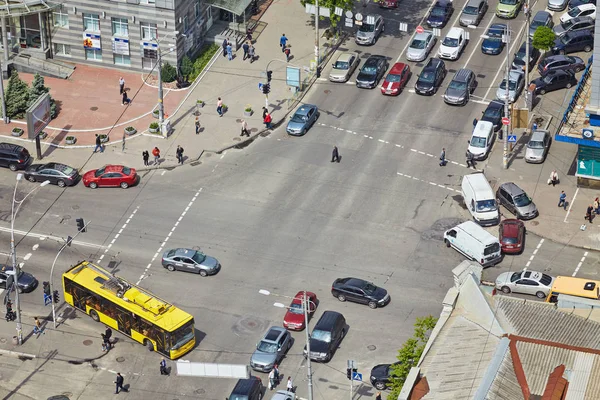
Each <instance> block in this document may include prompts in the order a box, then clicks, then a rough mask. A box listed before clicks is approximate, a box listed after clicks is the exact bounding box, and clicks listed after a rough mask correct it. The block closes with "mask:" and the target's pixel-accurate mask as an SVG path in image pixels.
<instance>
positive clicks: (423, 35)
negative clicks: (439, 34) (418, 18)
mask: <svg viewBox="0 0 600 400" xmlns="http://www.w3.org/2000/svg"><path fill="white" fill-rule="evenodd" d="M430 36H433V32H431V31H424V32H421V33H417V34H416V35H415V37H414V38H413V40H425V39H427V38H428V37H430Z"/></svg>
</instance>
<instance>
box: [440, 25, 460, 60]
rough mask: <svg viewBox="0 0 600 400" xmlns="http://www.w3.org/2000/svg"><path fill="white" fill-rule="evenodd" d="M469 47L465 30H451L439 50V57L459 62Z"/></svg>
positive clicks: (455, 28)
mask: <svg viewBox="0 0 600 400" xmlns="http://www.w3.org/2000/svg"><path fill="white" fill-rule="evenodd" d="M466 45H467V37H466V34H465V30H464V29H463V28H457V27H453V28H450V31H448V34H447V35H446V37H445V38H444V40H443V41H442V44H441V45H440V48H439V50H438V57H440V58H445V59H448V60H453V61H454V60H458V58H459V57H460V55H461V53H462V52H463V50H464V49H465V46H466Z"/></svg>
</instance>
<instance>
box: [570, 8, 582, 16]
mask: <svg viewBox="0 0 600 400" xmlns="http://www.w3.org/2000/svg"><path fill="white" fill-rule="evenodd" d="M580 12H581V11H579V7H575V8H571V9H570V10H569V12H568V13H567V14H569V17H573V18H575V17H576V16H578V15H579V13H580Z"/></svg>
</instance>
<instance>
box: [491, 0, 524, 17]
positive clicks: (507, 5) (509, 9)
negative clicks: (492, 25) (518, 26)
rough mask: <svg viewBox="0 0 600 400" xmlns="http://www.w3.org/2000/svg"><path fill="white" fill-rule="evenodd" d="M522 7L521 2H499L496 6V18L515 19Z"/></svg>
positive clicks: (504, 0)
mask: <svg viewBox="0 0 600 400" xmlns="http://www.w3.org/2000/svg"><path fill="white" fill-rule="evenodd" d="M522 5H523V0H500V1H498V5H497V6H496V16H497V17H498V18H515V17H516V16H517V14H518V13H519V10H520V9H521V6H522Z"/></svg>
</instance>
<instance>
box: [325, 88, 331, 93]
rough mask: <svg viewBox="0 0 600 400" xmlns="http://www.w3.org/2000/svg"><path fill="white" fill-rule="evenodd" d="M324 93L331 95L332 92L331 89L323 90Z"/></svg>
mask: <svg viewBox="0 0 600 400" xmlns="http://www.w3.org/2000/svg"><path fill="white" fill-rule="evenodd" d="M323 93H325V94H329V93H331V90H329V89H326V90H323Z"/></svg>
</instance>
